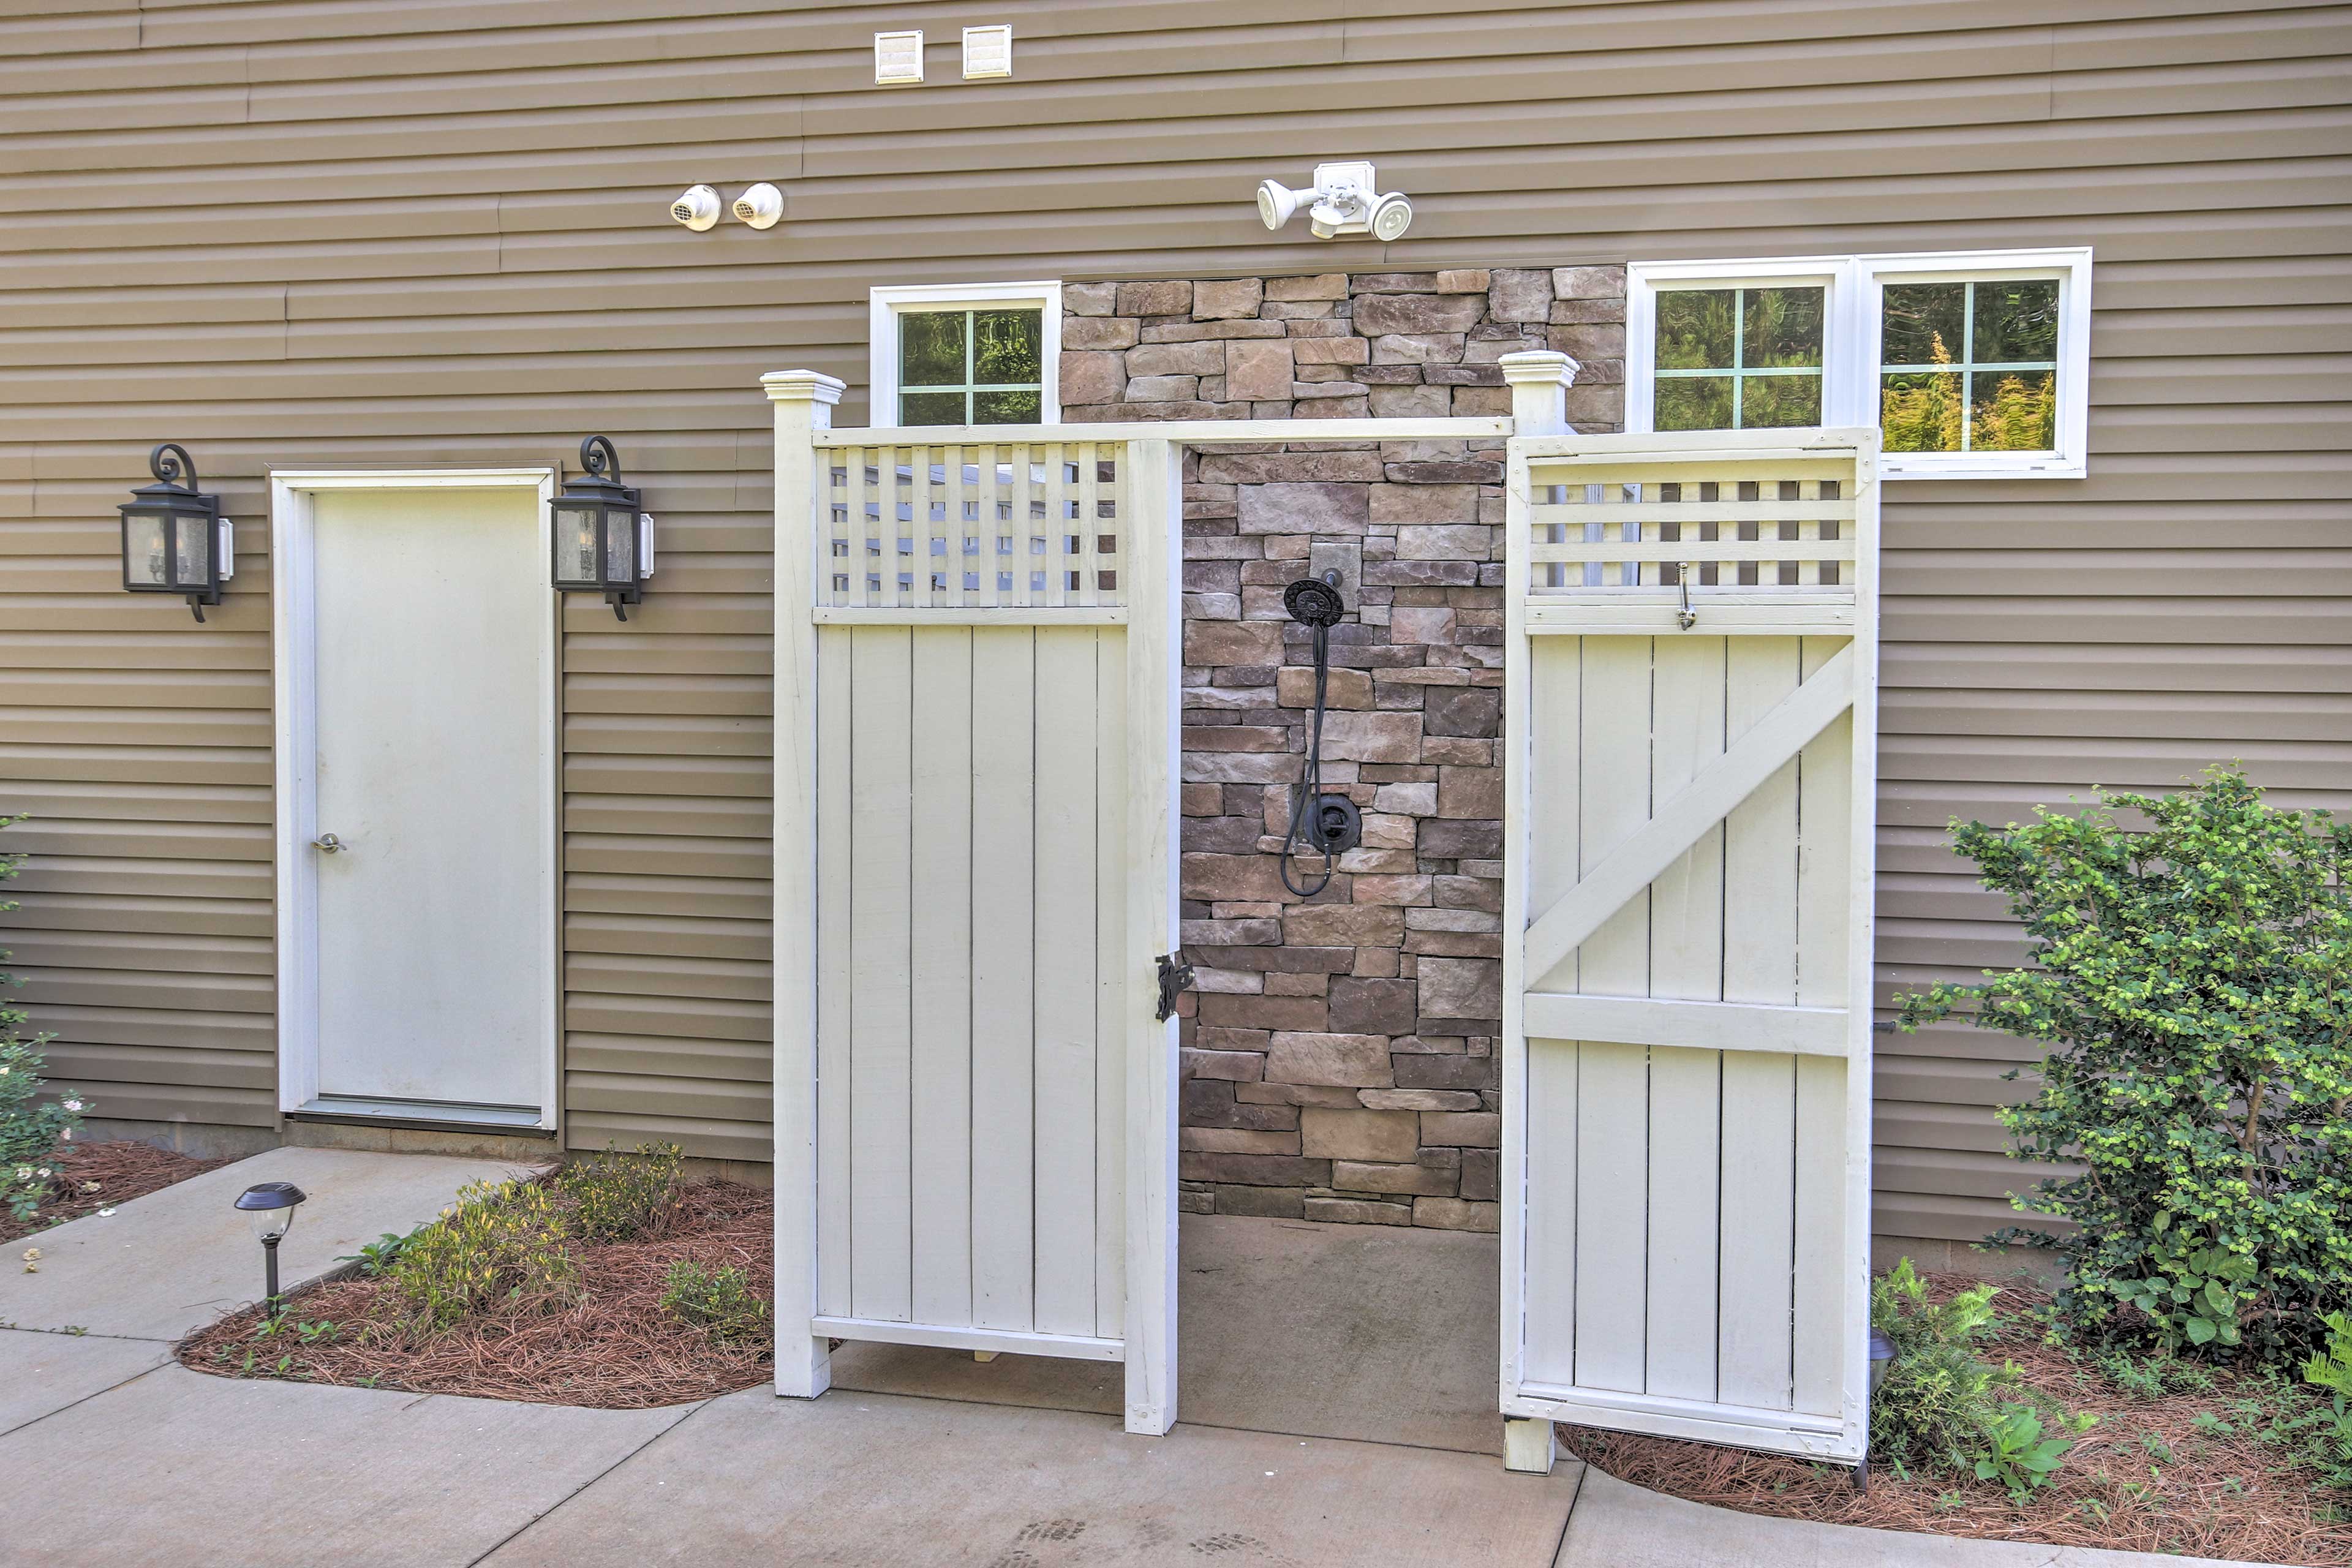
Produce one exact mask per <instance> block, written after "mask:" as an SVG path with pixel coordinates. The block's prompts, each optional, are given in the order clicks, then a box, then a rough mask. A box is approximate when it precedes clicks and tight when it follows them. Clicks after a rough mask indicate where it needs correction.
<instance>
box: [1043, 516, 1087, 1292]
mask: <svg viewBox="0 0 2352 1568" xmlns="http://www.w3.org/2000/svg"><path fill="white" fill-rule="evenodd" d="M1089 488H1091V487H1089ZM1095 637H1096V634H1095V630H1094V628H1093V627H1091V626H1084V627H1077V626H1055V627H1045V628H1041V629H1040V630H1039V631H1038V633H1037V714H1038V721H1037V837H1036V847H1035V854H1036V858H1037V871H1036V888H1037V952H1036V960H1035V962H1036V972H1035V973H1036V978H1035V986H1036V997H1037V1021H1036V1058H1035V1077H1034V1084H1035V1093H1036V1108H1037V1110H1036V1121H1035V1127H1036V1194H1035V1203H1036V1215H1037V1225H1036V1237H1037V1243H1036V1246H1037V1328H1038V1330H1039V1331H1041V1332H1045V1333H1055V1334H1086V1333H1092V1332H1093V1331H1094V1321H1095V1293H1094V1262H1095V1203H1094V1198H1095V1148H1094V1145H1095V1124H1094V1116H1095V1027H1094V1026H1095V1002H1096V997H1095V936H1096V925H1095V890H1096V889H1095V848H1096V833H1095V796H1096V789H1097V780H1096V774H1095V767H1096V745H1095V734H1096V727H1095V723H1094V714H1095V702H1096V693H1095V679H1096V670H1095Z"/></svg>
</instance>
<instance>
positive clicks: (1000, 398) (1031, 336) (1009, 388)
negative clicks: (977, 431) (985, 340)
mask: <svg viewBox="0 0 2352 1568" xmlns="http://www.w3.org/2000/svg"><path fill="white" fill-rule="evenodd" d="M983 314H985V315H987V316H988V317H990V318H991V328H992V348H991V353H992V358H993V359H994V361H995V362H996V363H995V368H998V369H1003V370H1012V371H1021V370H1034V373H1035V374H1034V379H1031V380H1026V381H981V380H979V379H978V363H977V362H978V359H979V356H980V345H979V342H978V339H979V336H980V325H979V318H980V317H981V316H982V315H983ZM1022 316H1025V317H1027V318H1029V321H1026V322H1009V321H1008V318H1016V317H1022ZM941 317H950V318H952V319H954V320H955V321H957V322H958V323H959V324H960V327H961V356H960V357H961V360H962V362H963V371H962V374H961V376H960V377H959V378H958V379H956V380H954V381H947V380H940V379H933V380H927V381H924V382H921V383H913V382H902V383H901V384H900V385H899V388H898V422H899V423H900V424H902V425H929V424H961V425H1034V424H1035V423H1037V421H1038V419H1039V418H1040V416H1041V414H1042V410H1043V408H1044V405H1045V363H1044V352H1043V347H1044V345H1043V333H1044V319H1045V318H1044V312H1043V311H1042V310H1026V311H1023V310H996V309H992V310H987V311H985V312H983V311H981V310H954V311H949V310H908V311H902V312H900V314H899V317H898V320H899V321H900V323H901V324H900V328H899V332H900V349H899V363H900V365H901V367H902V369H903V368H904V367H908V366H909V365H910V363H911V360H912V354H911V353H910V350H909V349H908V337H909V335H910V334H909V333H908V329H907V325H906V323H907V322H908V321H910V320H911V319H914V318H923V319H924V321H925V325H926V326H929V324H930V323H933V322H936V321H939V319H940V318H941ZM1033 323H1034V324H1033ZM1008 326H1010V328H1011V329H1012V331H1011V335H1010V336H1008V335H1006V329H1007V327H1008ZM1024 328H1025V329H1027V330H1022V329H1024ZM924 335H925V336H927V337H928V336H929V335H930V334H929V332H925V333H924ZM1024 357H1026V358H1027V360H1028V363H1021V361H1022V360H1023V359H1024ZM1008 362H1009V363H1008ZM950 397H952V398H954V399H955V400H956V404H955V405H953V406H956V407H958V408H959V409H960V412H959V413H958V414H957V415H956V416H955V417H954V418H952V419H948V420H942V419H940V418H939V417H938V416H939V415H940V413H942V412H945V411H946V410H947V409H948V408H949V407H950V404H949V403H948V402H947V400H948V399H949V398H950ZM918 409H919V410H921V411H922V412H921V414H920V415H918V414H917V413H916V412H914V411H915V410H918ZM1024 413H1025V414H1026V417H1025V418H1023V417H1014V416H1017V415H1021V414H1024Z"/></svg>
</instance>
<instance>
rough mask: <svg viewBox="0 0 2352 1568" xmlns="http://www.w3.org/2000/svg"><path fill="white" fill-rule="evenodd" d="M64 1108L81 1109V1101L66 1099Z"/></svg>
mask: <svg viewBox="0 0 2352 1568" xmlns="http://www.w3.org/2000/svg"><path fill="white" fill-rule="evenodd" d="M66 1109H67V1110H80V1109H81V1101H80V1100H67V1101H66Z"/></svg>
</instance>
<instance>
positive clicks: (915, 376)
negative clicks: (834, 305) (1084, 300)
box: [866, 279, 1062, 426]
mask: <svg viewBox="0 0 2352 1568" xmlns="http://www.w3.org/2000/svg"><path fill="white" fill-rule="evenodd" d="M869 298H870V305H869V312H870V320H869V335H868V337H867V350H866V355H867V357H866V368H867V377H866V385H867V386H868V387H869V388H870V389H871V393H872V396H873V404H874V406H873V412H872V415H871V417H872V419H873V421H874V423H875V424H876V425H877V426H886V425H1052V424H1057V423H1059V422H1060V420H1061V417H1062V400H1061V395H1060V388H1059V387H1058V386H1057V384H1056V379H1057V378H1056V376H1055V371H1056V369H1057V368H1058V367H1059V365H1060V363H1061V353H1062V284H1061V280H1060V279H1049V280H1046V281H1042V282H1031V283H945V284H930V283H926V284H919V285H915V286H911V287H907V288H889V289H873V290H871V291H870V295H869Z"/></svg>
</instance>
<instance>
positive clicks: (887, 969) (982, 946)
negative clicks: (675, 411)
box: [765, 371, 1181, 1433]
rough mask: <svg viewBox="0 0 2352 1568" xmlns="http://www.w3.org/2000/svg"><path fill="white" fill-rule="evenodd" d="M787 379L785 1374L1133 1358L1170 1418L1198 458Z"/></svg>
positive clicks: (781, 581) (779, 947) (803, 375)
mask: <svg viewBox="0 0 2352 1568" xmlns="http://www.w3.org/2000/svg"><path fill="white" fill-rule="evenodd" d="M765 384H766V385H767V387H768V390H769V394H770V395H771V397H772V398H773V399H774V400H775V404H776V408H777V437H776V485H777V501H776V516H777V523H778V538H777V544H776V616H777V623H776V688H777V691H776V826H775V842H776V890H775V898H776V908H775V926H776V1072H777V1095H776V1104H777V1116H776V1119H777V1126H776V1145H777V1146H776V1185H777V1190H778V1194H779V1202H778V1205H777V1214H778V1218H777V1240H778V1247H777V1260H776V1300H777V1331H778V1355H777V1373H776V1387H777V1392H778V1393H780V1394H798V1395H802V1396H813V1395H814V1394H820V1393H823V1392H824V1388H825V1386H826V1384H827V1383H828V1381H829V1371H828V1368H827V1364H826V1354H827V1343H828V1341H829V1340H832V1339H843V1340H877V1341H885V1342H895V1343H904V1344H920V1345H940V1346H949V1347H954V1348H959V1349H967V1350H973V1351H982V1352H987V1351H1016V1352H1026V1353H1029V1354H1033V1355H1059V1356H1075V1357H1085V1358H1093V1359H1099V1360H1107V1361H1124V1362H1125V1363H1126V1367H1127V1395H1128V1396H1127V1424H1128V1426H1129V1429H1130V1430H1134V1431H1142V1432H1152V1433H1158V1432H1164V1431H1165V1430H1167V1428H1168V1426H1170V1424H1171V1422H1172V1420H1173V1419H1174V1411H1175V1397H1174V1390H1173V1366H1174V1362H1173V1357H1174V1342H1175V1310H1176V1294H1175V1227H1174V1217H1175V1215H1174V1191H1175V1073H1176V1059H1177V1052H1176V1049H1175V1042H1174V1037H1173V1028H1174V1026H1173V1025H1172V1023H1163V1022H1161V1021H1160V1020H1159V1019H1158V1018H1157V1017H1156V1016H1154V1015H1155V1011H1156V1005H1157V1001H1158V986H1157V981H1156V976H1155V971H1154V965H1153V962H1152V961H1153V957H1154V955H1156V954H1158V953H1161V952H1170V951H1171V950H1173V949H1174V947H1175V946H1176V934H1175V933H1176V892H1175V888H1176V883H1175V878H1174V874H1173V869H1172V849H1173V847H1174V832H1175V812H1176V794H1175V789H1174V784H1173V779H1174V777H1175V759H1176V744H1177V741H1176V722H1177V708H1176V685H1177V672H1176V668H1175V648H1176V647H1177V627H1178V622H1177V616H1178V605H1179V597H1178V593H1177V581H1178V573H1177V570H1176V563H1177V562H1178V561H1179V560H1180V559H1181V549H1180V545H1181V540H1180V537H1179V532H1178V531H1179V527H1180V520H1181V502H1180V500H1179V499H1178V475H1179V472H1180V470H1179V468H1178V467H1177V465H1176V461H1175V457H1174V453H1173V448H1172V447H1171V444H1170V443H1169V442H1168V441H1166V440H1164V439H1139V440H1085V441H1081V440H1050V439H1045V438H1043V437H1050V436H1052V435H1053V434H1054V433H1055V432H1054V430H1053V429H1052V428H1051V427H1048V428H1047V429H1045V430H1044V431H1041V432H1038V433H1037V435H1036V436H1034V437H1028V438H1023V439H1008V440H1003V441H998V442H989V441H986V440H983V439H979V438H978V437H982V436H984V435H985V434H986V433H984V432H980V431H972V432H957V433H954V438H952V439H945V440H941V441H940V442H937V443H935V444H925V445H907V444H904V442H905V441H906V439H907V437H905V435H904V434H902V433H898V432H889V431H882V432H864V431H841V432H835V431H833V430H831V429H830V428H828V426H829V419H828V417H827V410H828V408H829V406H830V405H831V404H832V403H833V402H834V401H835V398H837V397H838V395H839V394H840V390H841V384H840V383H839V382H837V381H835V380H833V379H832V378H831V377H828V376H821V375H817V374H814V373H811V372H804V371H803V372H783V373H780V374H776V375H772V376H769V377H766V378H765ZM1005 434H1007V435H1008V436H1009V435H1011V434H1012V433H1011V432H1006V433H1005ZM894 437H896V438H897V441H898V443H899V444H890V443H891V442H892V440H893V438H894ZM812 1193H813V1194H814V1202H813V1203H810V1202H807V1201H805V1200H806V1198H807V1196H808V1194H812Z"/></svg>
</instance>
